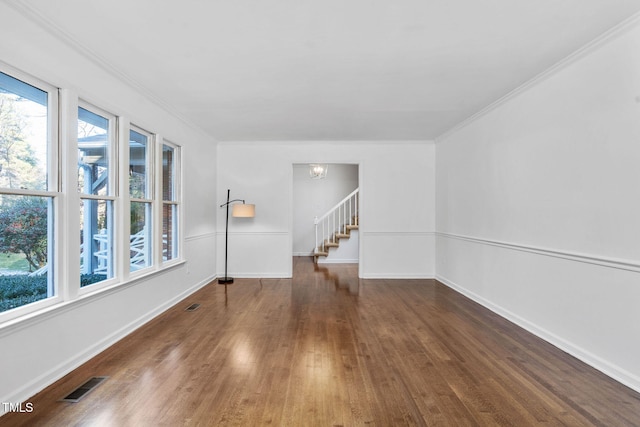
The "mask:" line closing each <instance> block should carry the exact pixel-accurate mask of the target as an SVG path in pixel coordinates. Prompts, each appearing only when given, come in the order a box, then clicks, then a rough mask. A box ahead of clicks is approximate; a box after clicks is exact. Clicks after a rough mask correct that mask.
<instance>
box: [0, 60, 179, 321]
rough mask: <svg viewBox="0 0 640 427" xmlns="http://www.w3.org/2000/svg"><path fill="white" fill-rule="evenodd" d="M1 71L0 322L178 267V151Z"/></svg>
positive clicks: (53, 90)
mask: <svg viewBox="0 0 640 427" xmlns="http://www.w3.org/2000/svg"><path fill="white" fill-rule="evenodd" d="M0 69H1V70H2V71H0V322H4V321H6V320H9V319H13V318H16V317H18V316H22V315H24V314H27V313H32V312H36V311H37V310H40V309H42V308H44V307H49V306H52V305H54V304H57V303H59V302H61V301H63V300H64V301H67V300H73V299H75V298H77V297H78V296H80V295H87V294H89V293H95V292H96V291H99V290H100V289H103V288H105V287H106V286H110V285H117V284H118V283H120V282H123V281H124V282H126V281H129V280H135V278H136V277H140V275H139V274H136V272H138V271H140V272H141V273H140V274H144V273H152V272H154V271H155V270H159V269H161V268H163V267H167V266H168V265H169V264H173V263H176V262H179V258H180V256H181V249H180V239H179V237H180V229H179V226H180V222H179V218H180V213H181V212H180V181H179V180H180V147H179V146H178V145H175V144H173V143H171V142H169V141H163V140H162V139H161V138H159V137H157V136H156V135H154V134H152V133H150V132H147V131H145V130H143V129H141V128H138V127H136V126H130V125H129V123H128V121H127V120H126V119H122V120H119V119H118V117H117V116H116V115H114V114H110V113H108V112H106V111H104V110H101V109H100V108H98V107H96V106H93V105H90V104H88V103H86V102H84V101H79V100H78V99H77V97H76V96H75V95H74V94H73V93H74V92H73V91H63V92H62V96H60V95H59V93H58V89H56V88H54V87H52V86H50V85H47V84H46V83H43V82H40V81H38V80H36V79H34V78H31V77H29V76H26V75H23V74H22V73H20V72H18V71H11V74H12V75H9V74H6V73H5V72H6V70H7V67H5V66H4V65H2V64H0ZM59 101H60V102H61V104H62V105H63V107H62V108H60V112H59V111H58V102H59ZM75 111H77V129H73V126H75V125H76V123H74V124H73V125H72V127H71V129H70V131H71V134H69V132H68V130H69V128H68V127H67V126H65V127H64V128H63V129H62V130H63V132H62V133H61V135H63V137H64V138H66V140H65V141H61V142H60V143H59V141H58V127H59V123H61V122H63V123H67V122H68V121H69V120H70V117H68V116H67V114H66V113H65V112H70V113H71V115H73V117H74V118H73V120H75ZM120 123H121V124H122V126H123V127H122V128H118V126H119V124H120ZM76 132H77V134H76ZM76 135H77V138H76ZM127 136H128V138H127ZM127 139H128V142H127ZM76 140H77V145H76ZM59 159H62V160H64V161H65V162H66V161H67V160H71V162H72V166H71V168H65V170H62V169H61V165H62V163H61V162H60V161H59ZM76 159H77V168H76V169H75V170H74V166H73V163H75V162H76ZM127 159H128V160H127ZM127 162H128V164H127ZM65 164H66V163H65ZM76 178H77V180H76ZM127 192H128V194H127ZM62 196H64V197H62ZM59 230H65V232H64V234H62V233H60V232H59ZM78 273H79V274H78ZM63 274H64V279H65V280H60V277H61V275H63ZM78 276H79V277H78Z"/></svg>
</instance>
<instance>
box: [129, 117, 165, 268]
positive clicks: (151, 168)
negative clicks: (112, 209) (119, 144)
mask: <svg viewBox="0 0 640 427" xmlns="http://www.w3.org/2000/svg"><path fill="white" fill-rule="evenodd" d="M132 131H133V132H137V133H139V134H141V135H143V136H145V137H146V138H147V146H146V156H145V195H146V198H139V197H132V196H131V190H130V186H129V182H128V181H127V188H128V190H127V202H128V203H127V206H128V209H129V213H130V212H131V205H132V204H133V203H145V204H148V207H149V214H148V217H147V218H145V220H148V221H150V222H151V224H146V223H145V227H148V228H147V231H146V236H147V237H148V238H149V243H148V248H149V251H150V252H151V253H149V254H147V257H146V258H147V259H148V260H149V265H147V266H144V267H142V268H140V269H137V270H134V269H131V262H130V252H129V256H127V257H125V258H126V259H127V265H128V266H129V269H128V270H129V273H128V276H129V277H131V278H135V277H137V276H140V275H143V274H146V273H148V272H150V271H153V270H159V269H160V264H159V263H158V262H157V260H156V259H155V257H156V254H157V253H158V248H157V246H158V244H157V241H158V239H157V237H156V236H157V235H158V232H157V228H158V221H157V214H156V212H157V210H158V207H157V196H156V191H157V190H156V189H157V188H158V185H157V182H156V177H157V176H158V175H157V174H156V160H155V159H156V145H157V141H158V138H157V135H156V134H154V133H152V132H149V131H147V130H145V129H143V128H141V127H139V126H136V125H134V124H132V123H129V126H128V129H127V136H128V138H127V148H126V151H127V154H129V155H128V156H127V158H128V165H127V166H129V167H131V158H130V152H131V146H130V144H131V132H132ZM128 219H129V221H127V222H128V227H125V228H126V230H127V231H128V236H127V239H126V242H125V246H126V247H127V248H128V250H129V251H131V241H130V239H131V222H130V216H129V217H128ZM161 250H162V249H160V251H161Z"/></svg>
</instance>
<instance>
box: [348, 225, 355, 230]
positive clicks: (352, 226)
mask: <svg viewBox="0 0 640 427" xmlns="http://www.w3.org/2000/svg"><path fill="white" fill-rule="evenodd" d="M357 229H358V226H357V225H347V230H357Z"/></svg>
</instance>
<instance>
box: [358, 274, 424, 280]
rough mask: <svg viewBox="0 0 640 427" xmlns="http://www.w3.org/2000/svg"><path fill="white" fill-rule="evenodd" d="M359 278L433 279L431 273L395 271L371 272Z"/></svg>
mask: <svg viewBox="0 0 640 427" xmlns="http://www.w3.org/2000/svg"><path fill="white" fill-rule="evenodd" d="M360 278H361V279H389V280H394V279H412V280H413V279H415V280H421V279H435V277H434V275H433V274H397V273H393V274H392V273H373V274H366V275H363V276H362V277H360Z"/></svg>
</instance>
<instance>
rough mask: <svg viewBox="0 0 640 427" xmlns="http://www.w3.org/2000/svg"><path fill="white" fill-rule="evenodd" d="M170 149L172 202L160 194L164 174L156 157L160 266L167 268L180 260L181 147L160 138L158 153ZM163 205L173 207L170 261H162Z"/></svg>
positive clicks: (159, 159)
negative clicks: (171, 253)
mask: <svg viewBox="0 0 640 427" xmlns="http://www.w3.org/2000/svg"><path fill="white" fill-rule="evenodd" d="M165 146H167V147H170V148H171V149H173V172H172V174H173V191H172V193H173V198H172V200H165V198H164V194H163V193H162V192H163V190H164V181H163V180H164V173H163V164H162V162H163V157H164V156H163V155H159V156H157V157H158V166H157V170H158V172H159V174H158V175H159V176H160V180H159V181H160V185H159V186H158V187H159V189H158V200H159V203H160V209H159V210H160V212H159V215H158V216H159V221H160V227H159V228H160V256H159V258H160V265H163V266H169V265H173V264H176V263H179V262H180V261H181V260H182V247H183V245H182V212H181V211H182V147H181V146H180V145H178V144H175V143H173V142H171V141H169V140H167V139H165V138H162V140H161V142H160V143H159V145H158V151H159V152H160V153H164V147H165ZM165 205H171V206H175V216H176V217H175V218H174V220H173V224H174V227H175V231H174V232H173V233H172V234H173V235H174V239H173V245H174V248H175V249H174V252H175V257H173V258H171V259H167V260H164V259H163V253H164V230H163V227H162V224H163V223H164V216H163V212H164V207H165Z"/></svg>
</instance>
